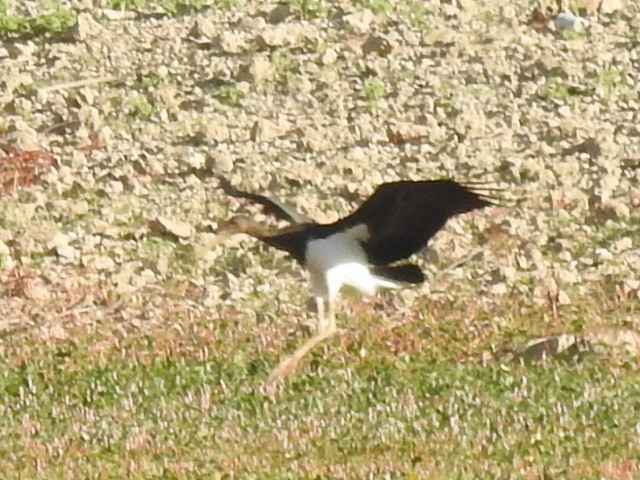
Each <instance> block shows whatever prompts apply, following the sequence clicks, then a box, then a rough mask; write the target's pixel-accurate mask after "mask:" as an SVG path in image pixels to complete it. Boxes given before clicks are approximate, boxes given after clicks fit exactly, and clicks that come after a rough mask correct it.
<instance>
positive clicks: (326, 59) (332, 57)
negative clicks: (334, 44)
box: [321, 48, 338, 65]
mask: <svg viewBox="0 0 640 480" xmlns="http://www.w3.org/2000/svg"><path fill="white" fill-rule="evenodd" d="M337 59H338V53H337V52H336V51H335V50H334V49H333V48H327V49H326V50H325V52H324V53H323V54H322V58H321V60H322V63H323V64H324V65H332V64H333V63H335V62H336V60H337Z"/></svg>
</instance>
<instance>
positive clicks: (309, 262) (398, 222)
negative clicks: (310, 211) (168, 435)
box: [218, 178, 498, 384]
mask: <svg viewBox="0 0 640 480" xmlns="http://www.w3.org/2000/svg"><path fill="white" fill-rule="evenodd" d="M222 186H223V189H224V190H225V191H226V192H227V193H229V192H231V194H232V195H233V196H237V197H241V198H249V199H251V200H253V201H256V202H258V203H260V204H262V205H263V206H265V207H266V208H267V209H268V210H269V211H271V213H274V214H275V215H276V216H278V217H279V218H281V219H283V220H286V221H288V222H289V225H287V226H284V227H280V228H270V227H268V226H266V225H264V224H263V223H260V222H258V221H256V220H255V219H253V218H251V217H249V216H246V215H236V216H233V217H232V218H230V219H229V220H227V221H222V222H220V223H219V225H218V233H219V234H220V235H224V236H229V235H235V234H245V235H249V236H251V237H254V238H255V239H257V240H259V241H261V242H263V243H265V244H267V245H269V246H271V247H274V248H276V249H278V250H283V251H285V252H287V253H288V254H289V255H290V256H291V257H292V258H293V259H294V260H295V261H296V262H297V263H299V264H300V265H301V266H302V267H303V268H305V269H306V270H307V271H308V272H309V278H310V285H311V291H312V294H313V296H314V297H315V302H316V306H317V315H318V319H317V327H316V331H315V334H314V335H313V336H312V337H310V338H309V339H308V340H307V341H306V342H304V343H303V344H302V345H301V346H300V347H299V348H298V349H296V350H295V352H294V353H293V354H292V355H291V356H289V357H287V358H285V359H284V360H282V361H281V362H280V363H279V365H278V366H277V367H276V368H275V369H274V370H273V371H272V372H271V374H270V375H269V377H268V379H267V384H272V383H273V382H275V381H276V380H278V379H281V378H283V377H284V376H285V375H287V374H288V373H290V372H291V371H293V370H294V369H295V368H296V366H297V365H298V363H299V361H300V360H301V359H302V358H303V357H304V356H305V355H306V354H307V353H308V352H309V351H310V350H312V349H313V348H314V347H315V346H316V345H318V344H320V343H321V342H323V341H324V340H326V339H327V338H329V337H331V336H332V335H334V334H335V333H336V332H337V331H338V329H337V325H336V316H335V313H336V312H335V307H336V300H337V299H338V295H339V293H340V291H341V289H342V288H343V287H345V286H346V287H351V288H352V289H355V290H356V291H359V292H360V293H362V294H364V295H374V294H375V293H376V291H378V290H379V289H397V288H402V287H406V286H411V285H418V284H420V283H422V282H424V281H425V275H424V273H423V271H422V270H421V269H420V267H418V266H417V265H416V264H415V263H411V262H409V261H407V259H408V258H409V257H410V256H411V255H413V254H414V253H416V252H418V251H420V250H421V249H423V248H424V247H425V246H427V244H428V242H429V240H430V239H431V238H432V237H433V236H434V235H435V234H436V233H437V232H438V231H440V230H441V229H442V228H443V227H444V226H445V224H446V223H447V221H448V220H449V219H451V218H452V217H454V216H456V215H460V214H464V213H468V212H471V211H474V210H479V209H483V208H485V207H490V206H497V205H498V204H497V203H496V200H495V199H494V198H491V197H490V196H489V195H487V194H486V193H481V192H483V191H484V192H487V191H488V192H491V191H493V190H495V189H492V188H487V187H483V186H480V187H478V185H477V184H475V185H474V184H469V183H467V184H462V183H458V182H456V181H455V180H452V179H449V178H445V179H438V180H418V181H414V180H400V181H394V182H388V183H383V184H381V185H379V186H378V187H377V188H376V189H375V191H374V192H373V194H372V195H371V196H370V197H369V198H367V199H366V200H365V201H364V202H363V203H362V204H361V205H360V206H359V207H358V208H357V209H356V210H355V211H353V213H351V214H349V215H347V216H345V217H342V218H340V219H339V220H337V221H335V222H332V223H319V222H315V221H313V220H312V219H310V218H308V217H303V216H299V215H298V214H297V213H295V212H294V211H293V210H291V209H287V210H284V209H282V208H281V205H282V204H281V203H280V202H277V201H275V202H274V201H273V200H272V199H269V198H268V197H265V196H263V195H259V194H249V193H248V192H242V191H239V190H236V189H234V188H233V187H231V186H230V184H229V183H226V184H223V185H222ZM274 205H275V207H274ZM292 212H294V213H293V214H292Z"/></svg>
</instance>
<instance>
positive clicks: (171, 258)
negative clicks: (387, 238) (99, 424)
mask: <svg viewBox="0 0 640 480" xmlns="http://www.w3.org/2000/svg"><path fill="white" fill-rule="evenodd" d="M213 3H214V4H213V5H209V4H207V3H206V2H196V1H194V2H189V1H185V2H179V1H177V2H176V1H166V2H145V1H142V0H139V1H136V0H131V1H130V2H127V1H125V0H121V1H118V0H113V1H100V0H96V1H93V2H92V1H91V0H78V1H68V2H65V1H62V2H59V3H58V5H59V6H58V7H56V9H53V10H44V8H45V6H44V5H43V4H41V3H40V2H33V1H26V2H15V3H13V4H12V3H11V2H8V4H7V5H6V6H7V9H6V11H5V17H4V18H13V19H14V20H15V19H25V18H34V17H36V18H40V19H41V21H40V23H38V22H35V21H32V22H31V23H24V22H23V23H22V24H20V26H19V28H18V29H17V30H16V29H13V30H11V29H7V30H6V31H5V32H4V33H3V41H2V43H0V86H1V87H2V88H1V89H0V108H1V109H2V112H3V115H2V117H1V118H0V147H1V148H2V150H3V151H4V154H1V156H0V181H1V182H2V185H1V188H2V195H1V196H0V279H1V283H0V338H1V340H0V354H1V356H2V357H3V358H6V359H7V362H9V363H10V364H11V363H13V364H17V363H16V362H18V363H19V362H20V361H22V360H24V359H25V358H28V357H29V356H30V355H32V354H34V352H36V351H39V349H40V348H42V345H48V346H50V347H52V348H53V347H55V348H64V349H67V348H72V347H73V346H74V345H77V344H84V343H86V344H87V345H91V348H90V350H91V352H93V353H92V355H94V354H95V355H97V356H99V355H102V354H105V355H106V354H107V353H108V352H111V351H113V350H114V349H115V350H117V349H119V348H121V347H122V344H123V342H125V343H126V341H127V340H126V339H127V338H130V337H133V338H136V339H139V338H146V337H149V338H153V339H154V341H155V342H156V343H157V344H159V345H171V348H175V349H178V350H179V349H180V341H181V340H180V339H183V338H186V337H187V336H189V335H192V334H193V335H195V334H197V335H201V336H202V339H201V340H202V342H204V343H206V342H207V341H209V340H210V339H211V336H213V337H216V338H220V337H221V336H222V337H223V338H224V340H225V342H224V344H223V345H219V348H220V350H219V351H216V350H215V348H214V347H212V351H211V352H210V354H212V355H221V356H224V355H235V356H239V357H238V358H240V357H241V358H244V359H249V358H251V357H252V356H255V355H258V354H260V355H266V356H267V358H268V359H269V360H268V363H271V364H275V362H276V361H277V359H278V357H279V356H280V355H281V354H282V353H283V352H285V351H288V350H290V349H291V347H292V346H294V345H295V344H296V343H297V342H299V341H300V339H301V338H302V337H303V336H304V334H305V330H304V328H301V324H306V323H309V322H310V321H312V320H313V318H314V313H313V312H312V311H310V310H309V309H308V308H307V305H306V302H307V299H308V290H307V286H306V283H305V280H306V277H305V276H304V274H303V273H301V272H300V271H299V269H298V268H297V267H296V266H295V265H293V263H292V262H290V261H289V260H287V259H286V258H285V256H284V255H282V254H280V253H278V252H273V251H271V250H268V249H265V248H263V247H261V246H258V245H257V244H256V243H255V242H253V241H252V240H248V239H243V238H238V239H232V240H230V241H228V242H225V243H224V244H220V243H218V242H216V235H215V228H216V226H217V224H218V222H220V221H221V220H224V219H226V218H228V217H230V216H231V215H233V214H235V213H237V212H253V213H255V214H256V215H257V216H258V217H259V218H265V219H266V217H264V216H262V214H261V213H259V210H258V209H256V208H255V207H252V206H251V205H248V204H246V203H243V202H241V201H238V200H236V199H230V198H228V197H227V196H226V195H225V194H224V193H223V192H222V191H221V190H220V189H219V188H218V176H224V177H226V178H228V179H229V180H230V181H231V182H232V183H233V184H234V185H235V186H237V187H242V188H244V189H246V190H251V191H258V192H269V193H270V194H273V195H275V196H277V197H279V198H283V199H287V200H288V201H290V202H292V203H295V205H297V207H298V209H299V210H300V211H302V212H304V213H306V214H308V215H310V216H312V217H313V218H315V219H317V220H319V221H329V220H333V219H336V218H338V217H339V216H341V215H344V214H345V213H347V212H349V211H350V210H352V209H353V208H354V207H355V206H356V205H357V204H358V202H359V201H361V199H363V198H365V197H366V196H367V195H369V194H370V193H371V192H372V191H373V189H374V188H375V186H376V185H377V184H379V183H381V182H383V181H391V180H396V179H430V178H441V177H453V178H455V179H457V180H460V181H465V180H466V181H469V180H473V181H478V180H481V181H486V182H489V183H491V184H493V185H497V186H499V187H501V188H502V189H503V190H504V194H503V197H505V198H506V199H507V200H508V201H507V202H505V206H503V207H498V208H492V209H490V210H487V211H485V212H482V213H480V214H477V215H469V216H466V217H462V218H459V219H456V220H455V221H453V222H451V223H450V224H449V226H448V227H447V228H446V229H445V230H444V231H443V232H441V233H440V234H439V235H438V236H437V237H436V238H435V240H434V241H433V243H432V244H431V249H430V251H429V252H427V253H425V254H421V255H418V256H417V261H418V262H419V263H420V264H421V265H422V266H423V267H424V268H425V270H426V271H427V272H428V274H429V278H430V281H429V282H427V283H426V284H425V285H424V286H422V287H420V288H417V289H413V290H406V291H403V292H400V293H394V294H391V295H388V296H385V297H384V299H385V300H384V301H383V302H382V303H380V302H375V301H365V302H360V303H359V302H358V301H354V300H347V301H345V302H344V304H343V305H342V306H341V308H342V312H343V313H342V316H341V317H340V320H339V321H340V322H341V323H342V324H343V325H345V326H347V327H349V328H352V329H353V335H358V331H359V325H358V324H357V322H356V323H353V322H349V321H348V320H349V319H354V318H361V317H363V316H365V317H366V320H363V322H364V324H366V322H368V321H369V320H370V318H369V317H370V316H366V315H365V314H364V313H363V312H365V313H366V312H367V311H369V312H376V315H380V316H381V317H383V320H380V319H377V320H375V322H374V325H378V326H379V324H380V322H381V321H382V322H390V324H392V325H398V322H400V324H401V325H405V324H410V323H411V322H412V321H415V318H418V317H417V316H419V318H421V319H423V320H424V318H427V319H430V320H429V321H430V322H431V323H430V325H432V326H433V328H434V329H438V328H444V327H436V326H434V325H436V324H445V323H447V322H455V325H453V326H452V325H449V326H448V327H447V328H449V329H453V330H464V333H461V332H456V333H455V334H454V333H452V332H451V331H449V330H447V332H448V333H447V335H448V334H451V335H453V337H455V338H453V340H452V339H450V338H449V339H448V340H447V338H448V337H447V336H446V335H445V334H444V333H443V334H442V335H441V336H440V337H438V339H439V341H441V342H442V343H440V345H445V344H446V345H448V346H446V347H442V348H443V349H444V350H443V352H445V351H446V354H445V356H447V358H456V359H466V360H469V361H475V360H477V359H480V358H481V359H483V361H489V359H490V358H492V357H494V356H501V355H502V354H504V353H505V352H517V351H518V349H520V350H522V351H523V352H524V354H525V355H527V356H533V357H538V356H540V355H541V353H540V352H542V351H544V352H547V353H553V352H555V351H556V350H557V348H556V347H554V346H553V345H552V344H554V342H555V343H557V344H562V343H563V341H565V340H567V339H569V346H571V345H574V346H575V345H578V344H581V345H584V344H585V343H586V344H587V347H588V348H591V347H594V348H595V349H596V350H597V349H598V348H600V347H597V346H598V345H600V346H601V345H603V344H604V347H602V348H603V350H602V351H603V352H604V353H605V355H607V356H615V357H616V358H619V357H620V356H622V358H623V361H624V362H628V361H629V360H630V361H631V362H632V363H634V362H635V365H636V366H637V365H638V363H637V362H638V350H639V345H640V340H639V337H638V332H639V331H640V316H639V315H640V313H639V312H640V308H639V307H640V226H639V225H640V113H639V111H640V43H639V42H640V6H639V5H638V4H637V3H636V2H627V3H626V4H624V3H622V4H618V3H615V4H614V6H611V5H612V3H609V7H608V10H607V11H606V13H604V12H601V13H600V14H595V15H591V16H589V17H588V22H587V23H586V25H585V27H584V28H583V29H582V30H580V31H569V30H558V29H556V28H553V26H552V25H551V26H541V25H528V24H527V19H528V18H530V14H531V11H532V9H533V6H534V5H532V4H531V3H530V2H527V1H523V0H519V1H516V2H497V1H488V2H471V1H466V0H465V1H462V0H460V1H458V2H445V1H442V2H439V1H427V2H422V1H394V0H388V1H384V0H380V1H375V0H369V1H365V0H362V1H356V2H344V1H322V0H307V1H302V0H300V1H290V2H288V4H280V5H279V4H275V3H269V2H262V1H239V0H235V1H234V0H228V1H220V2H213ZM46 8H51V5H50V4H49V3H47V7H46ZM46 15H49V16H46ZM43 18H44V20H43ZM52 19H53V20H52ZM5 23H6V22H5ZM14 23H15V22H14ZM0 28H2V23H0ZM5 28H6V25H5ZM452 265H453V268H448V267H449V266H452ZM416 312H419V313H416ZM420 315H422V316H420ZM425 315H426V317H425ZM372 321H373V320H372ZM376 322H377V323H376ZM220 325H225V327H224V328H223V327H221V326H220ZM390 328H395V327H390ZM194 332H196V333H194ZM385 335H386V334H385ZM406 335H408V336H411V329H408V330H407V332H406ZM546 335H561V337H555V336H554V337H552V338H551V339H546V340H544V342H547V343H544V345H547V346H549V345H550V346H549V348H550V349H547V350H545V348H546V347H540V345H543V344H541V343H540V342H537V341H533V343H525V342H531V339H534V338H537V337H542V336H546ZM567 335H568V336H567ZM559 338H560V339H561V340H562V339H564V340H563V341H560V340H558V339H559ZM572 338H573V339H574V340H571V339H572ZM556 340H557V341H556ZM136 341H137V340H136ZM389 341H391V340H389ZM175 342H177V343H175ZM447 342H451V343H450V344H449V343H447ZM456 342H457V343H456ZM549 342H551V343H549ZM174 343H175V344H174ZM565 344H566V341H565ZM428 345H429V346H428ZM536 345H537V347H536ZM554 345H555V344H554ZM73 348H75V347H73ZM158 348H161V347H158ZM167 348H169V347H167ZM198 348H201V346H199V347H198ZM334 348H338V347H334ZM398 348H400V347H398ZM416 348H417V347H416ZM421 348H436V347H434V344H429V342H426V343H424V344H421ZM540 348H542V350H540ZM599 351H600V350H599ZM105 352H107V353H105ZM234 358H236V357H234ZM265 368H266V367H265ZM301 375H304V369H303V372H302V373H301Z"/></svg>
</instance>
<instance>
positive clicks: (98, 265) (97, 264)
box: [91, 255, 116, 271]
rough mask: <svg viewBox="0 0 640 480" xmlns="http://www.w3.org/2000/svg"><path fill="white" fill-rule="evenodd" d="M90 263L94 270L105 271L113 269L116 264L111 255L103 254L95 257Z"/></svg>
mask: <svg viewBox="0 0 640 480" xmlns="http://www.w3.org/2000/svg"><path fill="white" fill-rule="evenodd" d="M91 264H92V266H93V268H95V269H96V270H107V271H111V270H113V268H114V267H115V265H116V264H115V262H114V261H113V259H112V258H111V257H107V256H105V255H103V256H100V257H97V258H95V259H94V260H93V262H91Z"/></svg>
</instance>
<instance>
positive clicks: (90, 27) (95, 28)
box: [71, 12, 105, 41]
mask: <svg viewBox="0 0 640 480" xmlns="http://www.w3.org/2000/svg"><path fill="white" fill-rule="evenodd" d="M104 32H105V29H104V28H103V26H102V25H100V23H98V22H97V21H96V20H95V19H94V18H93V17H92V16H91V14H90V13H87V12H81V13H79V14H78V17H77V19H76V24H75V25H74V27H73V29H72V30H71V35H72V37H73V38H74V39H75V40H79V41H84V40H89V39H91V38H95V37H98V36H100V35H103V34H104Z"/></svg>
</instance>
